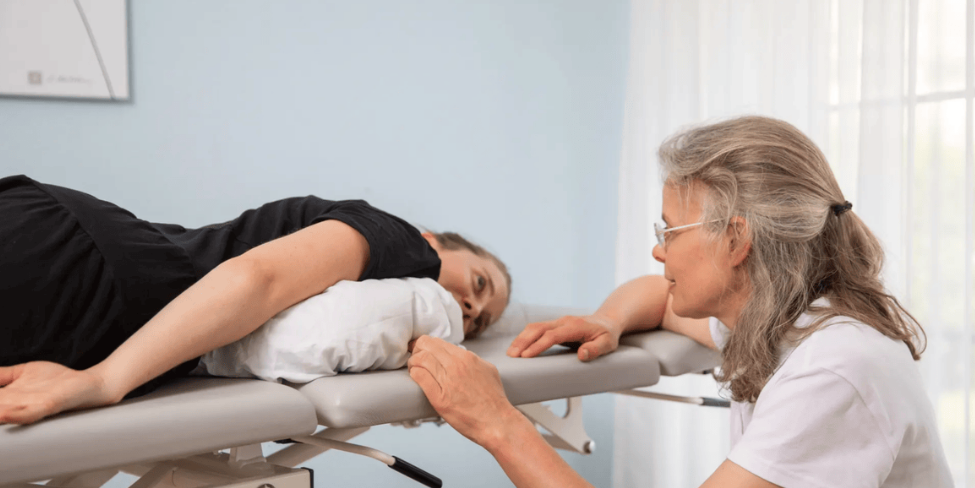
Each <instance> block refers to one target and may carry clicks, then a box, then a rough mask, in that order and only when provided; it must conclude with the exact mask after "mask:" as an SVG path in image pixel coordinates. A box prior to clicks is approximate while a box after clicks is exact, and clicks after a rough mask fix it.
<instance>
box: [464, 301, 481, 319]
mask: <svg viewBox="0 0 975 488" xmlns="http://www.w3.org/2000/svg"><path fill="white" fill-rule="evenodd" d="M482 308H484V307H483V306H482V305H481V304H480V303H478V302H475V301H472V300H471V299H470V298H466V297H465V298H464V314H465V315H470V316H471V317H477V316H479V315H481V309H482Z"/></svg>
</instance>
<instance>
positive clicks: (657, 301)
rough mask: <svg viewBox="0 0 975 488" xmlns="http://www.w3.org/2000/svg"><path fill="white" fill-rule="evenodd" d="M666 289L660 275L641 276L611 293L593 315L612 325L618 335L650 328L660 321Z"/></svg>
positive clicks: (665, 282) (664, 307) (667, 287)
mask: <svg viewBox="0 0 975 488" xmlns="http://www.w3.org/2000/svg"><path fill="white" fill-rule="evenodd" d="M669 289H670V283H669V282H668V281H667V279H666V278H664V277H663V276H654V275H647V276H641V277H639V278H636V279H633V280H631V281H628V282H626V283H623V284H622V285H620V286H619V287H618V288H616V289H615V290H613V292H612V293H611V294H610V295H609V297H607V298H606V300H605V301H604V302H603V304H602V305H601V306H600V307H599V309H598V310H596V313H595V314H593V315H596V316H598V317H602V318H604V319H606V320H608V321H609V322H610V323H612V324H615V325H616V326H617V327H618V328H619V332H620V333H621V334H622V333H626V332H634V331H639V330H648V329H653V328H655V327H658V326H659V325H660V324H661V322H662V321H663V318H664V315H665V313H666V310H667V296H668V291H669Z"/></svg>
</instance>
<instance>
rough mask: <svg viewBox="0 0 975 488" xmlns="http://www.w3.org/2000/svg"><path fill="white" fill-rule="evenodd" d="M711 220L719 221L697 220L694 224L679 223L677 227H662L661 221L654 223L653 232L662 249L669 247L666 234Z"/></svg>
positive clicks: (708, 222)
mask: <svg viewBox="0 0 975 488" xmlns="http://www.w3.org/2000/svg"><path fill="white" fill-rule="evenodd" d="M711 222H718V221H717V220H709V221H707V222H695V223H693V224H687V225H678V226H677V227H661V225H660V222H654V223H653V234H654V235H655V236H657V244H659V245H660V247H661V249H666V248H667V239H666V238H665V237H664V235H665V234H667V233H668V232H671V231H675V230H681V229H689V228H691V227H697V226H699V225H704V224H710V223H711Z"/></svg>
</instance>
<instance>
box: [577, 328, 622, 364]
mask: <svg viewBox="0 0 975 488" xmlns="http://www.w3.org/2000/svg"><path fill="white" fill-rule="evenodd" d="M616 346H617V344H615V343H613V340H612V338H611V337H610V336H609V334H603V335H601V336H599V337H597V338H595V339H593V340H591V341H589V342H587V343H585V344H583V345H582V346H581V347H579V352H578V353H577V354H578V355H579V360H580V361H592V360H593V359H596V358H598V357H599V356H602V355H603V354H609V353H611V352H613V351H615V350H616Z"/></svg>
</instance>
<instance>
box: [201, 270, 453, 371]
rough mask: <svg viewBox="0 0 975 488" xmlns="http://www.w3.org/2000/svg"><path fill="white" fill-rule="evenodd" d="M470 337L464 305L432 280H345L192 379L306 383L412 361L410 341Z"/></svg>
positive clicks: (210, 361) (208, 359)
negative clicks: (205, 376)
mask: <svg viewBox="0 0 975 488" xmlns="http://www.w3.org/2000/svg"><path fill="white" fill-rule="evenodd" d="M421 335H430V336H434V337H439V338H441V339H444V340H446V341H448V342H451V343H453V344H459V343H460V342H461V341H462V340H463V339H464V324H463V316H462V313H461V310H460V304H458V303H457V301H456V300H454V297H453V295H451V294H450V293H449V292H448V291H447V290H445V289H444V288H443V287H442V286H440V285H439V284H438V283H437V282H436V281H434V280H432V279H429V278H396V279H384V280H366V281H360V282H357V281H340V282H338V283H336V284H335V285H333V286H332V287H330V288H328V289H327V290H325V292H324V293H322V294H320V295H316V296H313V297H310V298H308V299H307V300H304V301H302V302H299V303H297V304H295V305H293V306H292V307H290V308H288V309H286V310H284V311H282V312H281V313H279V314H277V315H275V316H274V317H273V318H271V320H268V321H267V323H265V324H264V325H262V326H261V327H260V328H258V329H257V330H256V331H254V332H252V333H251V334H249V335H247V336H246V337H244V338H243V339H241V340H239V341H237V342H234V343H231V344H228V345H226V346H224V347H221V348H219V349H216V350H214V351H211V352H209V353H207V354H206V355H204V356H203V358H202V359H201V360H200V367H198V368H197V369H196V370H195V371H194V374H211V375H216V376H230V377H242V378H253V377H257V378H261V379H265V380H270V381H280V380H287V381H290V382H294V383H306V382H309V381H312V380H314V379H316V378H321V377H323V376H333V375H335V374H338V373H352V372H360V371H366V370H373V369H398V368H401V367H403V366H404V365H405V364H406V361H407V359H409V352H408V351H407V350H406V348H407V345H408V343H409V342H410V341H411V340H413V339H416V338H417V337H420V336H421Z"/></svg>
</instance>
